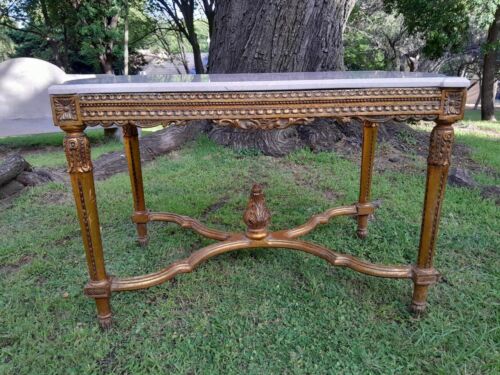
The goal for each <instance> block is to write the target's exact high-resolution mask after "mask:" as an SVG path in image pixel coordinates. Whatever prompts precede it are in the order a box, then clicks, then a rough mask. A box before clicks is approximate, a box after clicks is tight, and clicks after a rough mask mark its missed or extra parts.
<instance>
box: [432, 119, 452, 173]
mask: <svg viewBox="0 0 500 375" xmlns="http://www.w3.org/2000/svg"><path fill="white" fill-rule="evenodd" d="M452 145H453V127H452V126H439V125H438V126H436V127H434V129H433V130H432V132H431V139H430V146H429V157H428V159H427V163H428V164H429V165H450V161H451V150H452Z"/></svg>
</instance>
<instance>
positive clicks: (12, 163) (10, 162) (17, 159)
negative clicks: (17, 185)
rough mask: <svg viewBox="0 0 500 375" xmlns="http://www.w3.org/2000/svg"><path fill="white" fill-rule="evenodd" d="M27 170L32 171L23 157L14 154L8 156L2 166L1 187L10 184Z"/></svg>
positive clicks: (0, 165) (0, 172) (0, 168)
mask: <svg viewBox="0 0 500 375" xmlns="http://www.w3.org/2000/svg"><path fill="white" fill-rule="evenodd" d="M26 169H31V166H30V165H29V164H28V162H27V161H26V160H24V158H23V157H22V156H21V155H19V154H13V155H10V156H8V157H7V158H6V159H5V160H4V161H3V163H1V164H0V186H1V185H4V184H7V183H9V182H10V181H11V180H13V179H15V178H16V177H17V175H18V174H19V173H21V172H22V171H24V170H26Z"/></svg>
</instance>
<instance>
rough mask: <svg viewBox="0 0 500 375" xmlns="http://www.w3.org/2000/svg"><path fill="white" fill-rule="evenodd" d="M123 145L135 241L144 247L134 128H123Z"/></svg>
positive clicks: (145, 231)
mask: <svg viewBox="0 0 500 375" xmlns="http://www.w3.org/2000/svg"><path fill="white" fill-rule="evenodd" d="M123 144H124V146H125V155H126V157H127V163H128V170H129V175H130V184H131V185H132V196H133V199H134V210H135V212H134V216H133V220H134V222H135V223H136V226H137V240H138V242H139V244H140V245H142V246H144V245H146V244H147V242H148V229H147V212H146V203H145V201H144V187H143V184H142V169H141V152H140V150H139V137H138V133H137V127H136V126H134V125H131V124H128V125H126V126H124V127H123Z"/></svg>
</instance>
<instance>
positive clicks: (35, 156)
mask: <svg viewBox="0 0 500 375" xmlns="http://www.w3.org/2000/svg"><path fill="white" fill-rule="evenodd" d="M87 135H88V137H89V139H90V142H91V143H92V145H93V149H92V156H93V157H94V158H97V157H99V156H101V155H102V154H105V153H107V152H112V151H118V150H122V149H123V145H122V144H121V142H119V141H117V140H114V139H111V140H108V139H105V138H104V132H103V130H102V129H99V130H90V131H87ZM63 138H64V133H63V132H58V133H49V134H37V135H28V136H26V135H23V136H17V137H4V138H0V145H2V146H5V147H7V148H9V149H12V150H20V151H21V152H22V154H23V157H24V158H25V159H26V160H27V161H28V163H30V164H31V165H32V166H34V167H45V168H63V167H64V166H65V165H66V158H65V156H64V153H63V152H61V145H62V143H63ZM95 146H98V147H95Z"/></svg>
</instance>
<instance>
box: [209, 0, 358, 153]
mask: <svg viewBox="0 0 500 375" xmlns="http://www.w3.org/2000/svg"><path fill="white" fill-rule="evenodd" d="M354 4H355V0H330V1H324V0H255V1H246V0H217V1H216V9H215V21H214V28H213V35H212V39H211V43H210V57H209V67H208V70H209V72H210V73H249V72H250V73H251V72H301V71H322V70H323V71H326V70H342V69H344V62H343V39H342V34H343V31H344V28H345V26H346V22H347V20H348V18H349V15H350V13H351V11H352V9H353V7H354ZM323 123H324V121H323ZM323 125H325V124H323ZM306 128H307V129H306ZM331 128H332V127H331V126H330V127H328V126H321V125H312V126H311V125H309V126H307V127H290V128H287V129H282V130H270V131H265V132H262V131H241V130H239V129H229V128H214V129H213V130H212V132H211V133H210V136H211V138H212V139H214V140H215V141H217V142H219V143H222V144H225V145H230V146H233V147H236V148H255V149H260V150H261V151H263V152H264V153H266V154H269V155H276V156H278V155H283V154H286V153H288V152H290V151H292V150H294V149H296V148H299V147H303V146H305V145H308V144H310V143H311V139H313V138H314V139H316V140H317V139H318V138H321V137H323V138H324V137H326V138H328V136H329V134H330V133H329V129H331Z"/></svg>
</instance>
